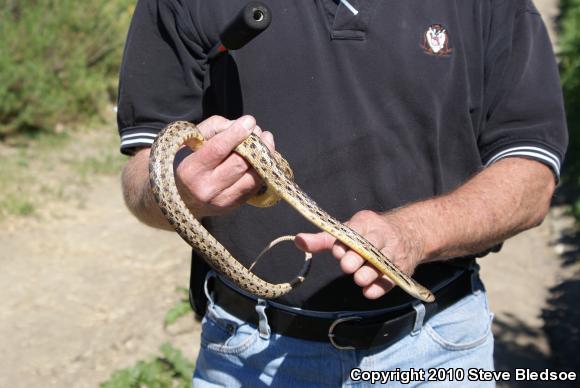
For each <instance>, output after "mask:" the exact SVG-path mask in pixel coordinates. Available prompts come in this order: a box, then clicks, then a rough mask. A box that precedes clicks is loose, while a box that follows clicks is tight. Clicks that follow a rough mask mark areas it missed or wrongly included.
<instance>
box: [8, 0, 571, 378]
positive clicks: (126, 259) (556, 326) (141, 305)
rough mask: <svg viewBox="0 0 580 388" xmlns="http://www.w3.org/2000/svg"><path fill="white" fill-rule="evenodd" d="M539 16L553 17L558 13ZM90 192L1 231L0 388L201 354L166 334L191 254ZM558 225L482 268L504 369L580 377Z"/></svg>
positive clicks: (544, 7)
mask: <svg viewBox="0 0 580 388" xmlns="http://www.w3.org/2000/svg"><path fill="white" fill-rule="evenodd" d="M537 4H538V5H539V8H540V10H541V11H542V12H545V14H554V10H555V7H554V4H555V3H554V1H538V2H537ZM92 187H93V189H92V191H91V192H90V194H89V195H88V199H87V201H86V205H85V207H84V208H82V209H78V208H77V207H74V208H72V209H69V208H68V206H69V205H70V204H66V203H56V204H49V205H48V206H49V207H50V208H51V212H50V213H51V214H53V215H54V214H57V217H54V216H51V217H44V216H42V217H40V218H39V219H35V218H27V219H13V220H10V221H7V222H4V223H1V224H0V295H2V298H1V299H0V338H1V339H2V340H1V341H2V342H1V343H2V348H3V352H2V355H0V387H32V386H44V387H96V386H97V385H98V383H99V382H102V381H103V380H105V379H106V378H107V377H109V376H110V374H111V372H112V371H114V370H116V369H119V368H122V367H126V366H129V365H132V364H133V363H134V362H135V361H136V360H140V359H144V358H146V357H148V356H149V355H151V354H153V353H156V352H157V350H158V348H159V345H160V344H161V343H163V342H171V343H173V344H174V345H175V346H177V347H179V348H181V349H182V351H183V352H184V354H185V355H186V356H187V357H189V358H192V359H193V358H194V356H195V354H196V349H197V346H198V335H197V333H196V332H197V331H198V325H197V324H196V323H195V322H193V320H191V319H184V320H182V321H181V322H180V323H179V324H178V325H177V326H176V327H173V328H172V329H171V330H170V331H166V330H164V329H163V327H162V321H163V316H164V314H165V312H166V311H167V310H168V309H169V307H170V306H171V305H172V304H173V303H174V302H175V301H176V300H178V298H179V294H178V293H177V292H176V291H175V287H176V286H177V285H181V286H186V284H187V279H188V274H189V263H188V257H189V249H188V247H187V246H186V245H185V244H184V243H183V242H182V241H181V240H180V239H179V238H178V237H176V236H175V235H174V234H172V233H168V232H161V231H156V230H153V229H150V228H147V227H145V226H143V225H140V224H139V223H138V222H137V221H136V220H135V219H134V218H133V217H132V216H131V215H130V214H129V213H128V211H127V210H126V209H125V207H124V205H123V202H122V198H121V193H120V188H119V184H118V178H117V177H109V178H101V179H100V180H99V181H98V182H95V183H94V184H93V185H92ZM560 213H561V211H560V210H559V209H555V210H554V211H553V212H552V214H551V216H550V217H549V218H548V220H547V221H546V222H545V223H544V224H543V225H542V226H541V227H539V228H536V229H534V230H531V231H529V232H527V233H525V234H522V235H520V236H518V237H516V238H514V239H512V240H510V241H509V242H507V243H506V245H505V248H504V249H503V251H502V252H501V253H500V254H496V255H492V256H489V257H487V258H485V259H483V260H482V261H481V263H482V267H483V269H482V271H483V277H484V279H485V281H486V284H487V286H488V290H489V295H490V304H491V307H492V309H493V310H494V311H495V313H496V319H495V325H494V331H495V333H496V336H497V346H496V360H497V367H498V368H499V369H513V368H514V367H519V366H524V367H531V368H534V369H543V368H547V367H570V368H572V367H577V365H576V364H566V360H570V359H576V358H577V357H568V356H567V355H568V354H572V351H573V350H574V347H575V346H577V344H578V330H577V328H578V320H577V317H578V314H577V313H576V315H573V314H570V311H573V310H574V311H575V309H574V308H573V306H574V303H576V300H577V297H578V295H579V288H580V287H578V280H577V279H578V278H577V277H575V276H576V275H577V272H576V270H577V266H575V265H568V266H564V267H563V260H562V258H561V257H560V256H559V254H565V255H564V256H565V257H570V252H572V253H574V250H573V249H575V248H574V246H573V245H572V246H570V245H564V244H563V243H562V242H558V241H559V240H561V235H562V233H563V232H564V231H565V230H566V228H568V227H569V221H568V220H567V218H566V217H563V216H562V215H561V214H560ZM572 261H573V262H575V260H572ZM558 285H560V286H558ZM556 286H557V287H556ZM562 287H564V288H562ZM562 291H565V292H566V293H565V294H564V296H565V297H563V298H560V297H559V294H560V293H561V292H562ZM568 334H569V335H568ZM510 386H513V385H510Z"/></svg>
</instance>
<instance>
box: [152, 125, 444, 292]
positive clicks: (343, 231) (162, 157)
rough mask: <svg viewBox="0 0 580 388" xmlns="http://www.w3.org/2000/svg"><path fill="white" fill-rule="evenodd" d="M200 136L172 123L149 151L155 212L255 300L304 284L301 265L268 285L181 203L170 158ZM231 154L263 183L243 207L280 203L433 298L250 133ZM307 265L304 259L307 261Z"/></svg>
mask: <svg viewBox="0 0 580 388" xmlns="http://www.w3.org/2000/svg"><path fill="white" fill-rule="evenodd" d="M203 142H204V138H203V135H202V134H201V133H200V132H199V130H198V129H197V127H196V126H195V125H194V124H192V123H189V122H184V121H178V122H175V123H172V124H170V125H168V126H167V127H165V128H164V129H163V130H162V131H161V133H160V134H159V136H158V137H157V139H156V140H155V142H154V143H153V146H152V148H151V156H150V160H149V174H150V176H149V177H150V182H151V188H152V191H153V194H154V197H155V199H156V201H157V203H158V204H159V207H160V208H161V211H162V212H163V214H164V215H165V217H166V218H167V219H168V221H169V222H170V223H171V224H172V225H173V227H174V228H175V230H176V231H177V233H178V234H179V235H180V236H181V237H182V238H183V239H184V240H185V241H186V242H187V243H188V244H189V245H191V246H192V247H193V248H194V249H195V250H197V251H198V252H199V253H200V254H201V255H202V256H203V257H204V258H205V259H206V261H208V263H209V264H210V265H211V266H212V267H213V268H214V269H215V270H217V271H218V272H221V273H222V274H223V275H225V276H226V277H228V278H229V279H230V280H231V281H232V282H233V283H234V284H236V285H237V286H238V287H240V288H242V289H243V290H245V291H247V292H249V293H251V294H254V295H256V296H259V297H263V298H268V299H274V298H278V297H280V296H282V295H284V294H286V293H288V292H290V291H291V290H292V289H293V288H294V287H295V286H296V285H297V284H298V283H300V282H301V281H303V280H304V275H305V273H306V271H307V264H306V266H305V267H304V268H303V270H302V272H301V273H300V275H299V276H298V277H296V278H295V279H294V280H293V281H292V282H287V283H280V284H272V283H269V282H267V281H265V280H263V279H261V278H259V277H257V276H256V275H254V274H253V273H252V272H250V270H249V269H247V268H246V267H244V266H243V265H242V264H241V263H240V262H238V261H237V260H236V259H235V258H234V257H233V256H232V255H231V254H230V252H228V250H227V249H226V248H224V246H223V245H221V244H220V242H219V241H217V240H216V239H215V238H214V237H213V236H212V235H211V234H210V233H209V232H208V231H207V230H206V229H205V228H204V227H203V226H202V225H201V223H200V222H199V221H198V220H196V219H195V217H194V216H193V215H192V214H191V212H190V211H189V209H188V208H187V206H186V205H185V203H184V202H183V200H182V199H181V197H180V195H179V192H178V191H177V187H176V185H175V178H174V172H173V163H174V159H175V154H176V153H177V151H178V150H179V149H180V148H181V146H182V145H183V144H187V145H188V146H189V147H190V148H193V149H196V148H198V147H199V146H201V144H203ZM234 151H235V152H236V153H238V154H240V155H241V156H242V157H243V158H244V159H246V160H247V161H248V162H249V163H250V165H251V166H252V167H253V168H254V169H255V170H256V172H257V173H258V175H260V177H261V178H262V179H263V180H264V182H265V184H266V185H267V191H266V193H265V194H262V197H263V199H260V198H255V199H254V200H252V201H248V203H250V204H253V205H257V206H270V205H273V204H274V203H276V202H277V200H278V199H279V198H282V199H284V200H285V201H286V202H288V203H289V204H290V205H291V206H292V207H293V208H295V209H296V210H297V211H298V212H300V213H301V214H302V215H303V216H304V217H305V218H306V219H307V220H308V221H310V222H311V223H313V224H314V225H316V226H317V227H318V228H320V229H322V230H324V231H326V232H328V233H330V234H331V235H332V236H334V237H335V238H337V239H338V240H339V241H341V242H342V243H343V244H345V245H346V246H348V247H349V248H350V249H352V250H353V251H355V252H356V253H358V254H359V255H360V256H362V257H363V258H364V259H365V260H367V261H368V262H370V263H371V264H372V265H373V266H375V267H376V268H377V269H378V270H379V271H381V272H382V273H383V274H385V275H386V276H387V277H388V278H389V279H390V280H391V281H393V282H394V283H395V284H397V285H398V286H400V287H401V288H402V289H403V290H404V291H405V292H407V293H408V294H410V295H412V296H413V297H415V298H418V299H420V300H422V301H425V302H432V301H434V300H435V297H434V296H433V294H432V293H431V292H430V291H429V290H428V289H426V288H425V287H423V286H421V285H420V284H418V283H417V282H415V281H414V280H413V279H412V278H410V277H409V276H407V275H406V274H405V273H403V272H402V271H401V270H399V268H397V267H396V266H395V265H394V264H393V263H392V262H391V261H390V260H389V259H388V258H386V257H385V256H384V255H383V254H382V253H381V252H380V251H379V250H378V249H377V248H376V247H374V246H373V245H372V244H371V243H369V242H368V241H367V240H366V239H365V238H364V237H362V236H361V235H360V234H358V233H357V232H355V231H354V230H352V229H350V228H349V227H347V226H345V225H343V224H342V223H340V222H339V221H338V220H336V219H335V218H333V217H332V216H330V215H329V214H328V213H326V212H325V211H324V210H322V209H321V208H320V207H318V205H317V204H316V202H314V200H312V199H311V198H310V197H309V196H308V195H307V194H306V193H304V192H303V191H302V190H301V189H300V187H298V185H297V184H296V183H295V182H294V180H293V177H292V172H291V170H290V168H289V166H288V163H287V162H286V161H285V160H284V159H283V158H282V157H281V156H280V154H278V153H277V152H274V153H272V152H270V150H269V149H268V148H267V147H266V145H264V144H263V143H262V141H261V140H260V138H259V137H258V136H257V135H255V134H251V135H250V136H248V137H247V138H246V139H245V140H244V141H243V142H242V143H241V144H240V145H238V146H237V147H236V148H235V149H234ZM307 262H308V260H307Z"/></svg>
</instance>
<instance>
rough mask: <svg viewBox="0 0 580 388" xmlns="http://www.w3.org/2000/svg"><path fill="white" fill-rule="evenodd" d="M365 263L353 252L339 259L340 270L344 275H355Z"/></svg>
mask: <svg viewBox="0 0 580 388" xmlns="http://www.w3.org/2000/svg"><path fill="white" fill-rule="evenodd" d="M364 263H365V260H364V259H363V258H362V257H360V256H359V254H358V253H356V252H355V251H347V252H346V253H345V254H344V256H342V258H341V259H340V269H342V271H343V272H344V273H355V272H356V271H358V269H359V268H360V267H361V266H362V265H363V264H364Z"/></svg>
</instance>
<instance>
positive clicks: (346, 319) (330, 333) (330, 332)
mask: <svg viewBox="0 0 580 388" xmlns="http://www.w3.org/2000/svg"><path fill="white" fill-rule="evenodd" d="M361 319H362V317H357V316H356V315H352V316H350V317H342V318H338V319H336V320H335V321H334V322H332V325H330V327H329V328H328V340H329V341H330V343H331V344H332V346H334V347H335V348H336V349H338V350H354V349H355V347H354V346H341V345H339V344H337V343H336V341H334V336H335V334H334V329H335V328H336V326H338V325H340V324H341V323H344V322H349V321H358V320H361Z"/></svg>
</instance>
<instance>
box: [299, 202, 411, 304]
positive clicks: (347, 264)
mask: <svg viewBox="0 0 580 388" xmlns="http://www.w3.org/2000/svg"><path fill="white" fill-rule="evenodd" d="M345 224H346V225H348V226H349V227H350V228H351V229H353V230H355V231H356V232H358V233H359V234H361V235H362V236H364V237H365V238H366V239H367V240H368V241H369V242H370V243H371V244H373V245H374V246H375V247H377V248H378V249H379V250H380V251H381V252H382V253H383V254H384V255H385V256H386V257H388V258H389V259H390V260H391V261H392V262H393V263H394V264H395V265H396V266H397V267H399V268H400V269H401V270H402V271H403V272H405V273H407V274H408V275H411V274H412V273H413V271H414V270H415V267H416V266H417V264H418V263H419V261H420V259H421V258H422V256H423V252H422V250H423V246H422V239H421V236H420V235H418V234H417V233H415V231H414V230H413V229H410V228H408V227H407V226H406V225H402V223H401V222H400V221H399V220H397V217H396V216H391V217H390V216H389V214H378V213H375V212H372V211H368V210H364V211H360V212H358V213H356V214H355V215H354V216H353V217H352V218H351V219H350V220H349V221H347V222H345ZM296 244H297V246H298V247H299V248H300V249H302V250H304V251H307V252H312V253H316V252H320V251H323V250H331V251H332V254H333V256H334V257H336V258H337V259H338V260H339V261H340V268H341V269H342V271H343V272H345V273H347V274H353V278H354V281H355V283H356V284H357V285H359V286H360V287H362V288H363V295H364V296H365V297H367V298H369V299H377V298H380V297H381V296H383V295H384V294H385V293H387V292H388V291H389V290H390V289H391V288H393V283H392V282H391V281H390V280H389V279H388V278H387V277H386V276H385V275H382V274H381V273H380V272H379V271H378V270H377V269H376V268H375V267H373V266H372V265H371V264H368V262H367V261H366V260H364V259H363V258H362V257H361V256H359V255H358V254H357V253H356V252H354V251H352V250H350V249H348V248H347V247H346V246H345V245H344V244H342V243H341V242H340V241H338V240H336V239H335V238H334V237H332V236H331V235H330V234H328V233H326V232H322V233H317V234H308V233H301V234H299V235H297V236H296Z"/></svg>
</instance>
